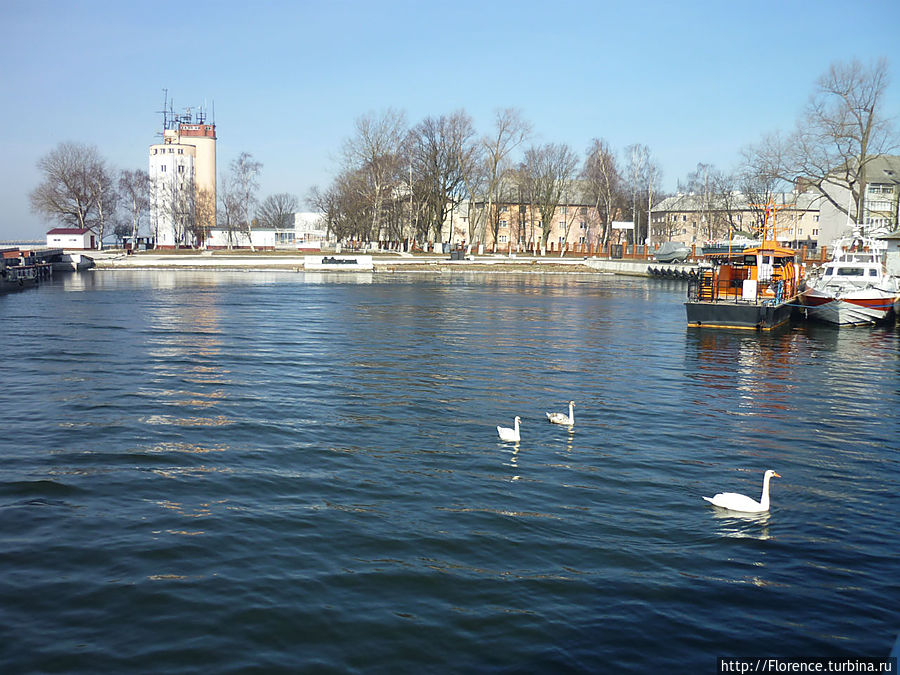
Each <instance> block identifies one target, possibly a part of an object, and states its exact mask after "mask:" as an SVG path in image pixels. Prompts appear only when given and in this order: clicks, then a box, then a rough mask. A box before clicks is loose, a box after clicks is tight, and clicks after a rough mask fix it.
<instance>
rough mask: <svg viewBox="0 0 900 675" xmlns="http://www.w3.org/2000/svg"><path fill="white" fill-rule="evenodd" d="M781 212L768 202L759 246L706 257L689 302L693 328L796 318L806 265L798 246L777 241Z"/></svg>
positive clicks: (774, 323)
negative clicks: (799, 256)
mask: <svg viewBox="0 0 900 675" xmlns="http://www.w3.org/2000/svg"><path fill="white" fill-rule="evenodd" d="M775 211H776V207H775V205H774V204H773V203H771V202H770V203H769V204H767V205H766V219H765V223H764V225H763V235H762V241H761V243H760V244H759V245H758V246H754V247H752V248H745V249H743V250H739V251H724V252H716V253H709V254H707V255H705V256H704V260H703V261H702V262H701V263H700V267H699V270H698V276H697V279H695V280H692V281H691V282H690V284H689V285H688V299H687V302H685V303H684V305H685V309H686V310H687V321H688V325H689V326H697V327H705V328H743V329H753V330H772V329H773V328H777V327H779V326H782V325H784V324H786V323H787V322H788V321H789V320H790V318H791V313H792V312H793V310H794V307H795V306H796V305H797V304H798V296H799V294H800V281H801V279H802V278H803V267H802V265H801V264H800V263H799V262H798V261H797V252H796V251H794V249H791V248H787V247H786V246H782V245H781V244H779V243H778V242H777V241H776V240H775V237H776V232H775ZM770 218H771V221H772V223H771V225H770V224H769V219H770ZM769 234H771V239H770V238H769V237H768V235H769Z"/></svg>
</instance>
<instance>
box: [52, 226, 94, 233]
mask: <svg viewBox="0 0 900 675" xmlns="http://www.w3.org/2000/svg"><path fill="white" fill-rule="evenodd" d="M88 232H90V230H89V229H87V228H81V227H54V228H53V229H52V230H49V231H48V232H47V234H87V233H88Z"/></svg>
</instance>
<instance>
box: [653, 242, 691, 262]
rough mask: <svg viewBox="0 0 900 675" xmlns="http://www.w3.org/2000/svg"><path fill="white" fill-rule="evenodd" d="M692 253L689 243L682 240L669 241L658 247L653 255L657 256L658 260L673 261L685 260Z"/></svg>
mask: <svg viewBox="0 0 900 675" xmlns="http://www.w3.org/2000/svg"><path fill="white" fill-rule="evenodd" d="M690 255H691V249H690V247H689V246H688V245H687V244H683V243H681V242H680V241H667V242H665V243H663V244H662V246H660V247H659V248H658V249H656V252H655V253H654V254H653V257H654V258H656V262H661V263H673V262H684V261H685V260H687V259H688V258H689V257H690Z"/></svg>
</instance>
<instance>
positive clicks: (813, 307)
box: [803, 289, 900, 326]
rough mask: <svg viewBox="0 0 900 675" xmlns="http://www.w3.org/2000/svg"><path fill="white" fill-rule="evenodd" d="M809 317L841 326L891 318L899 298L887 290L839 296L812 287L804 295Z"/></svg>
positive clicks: (863, 324)
mask: <svg viewBox="0 0 900 675" xmlns="http://www.w3.org/2000/svg"><path fill="white" fill-rule="evenodd" d="M803 305H804V307H805V308H806V314H807V316H808V317H809V318H811V319H815V320H818V321H824V322H826V323H833V324H836V325H838V326H865V325H871V324H874V323H878V322H880V321H887V320H890V318H892V317H893V316H894V315H895V314H896V312H897V309H898V307H900V298H898V297H895V296H891V295H889V294H886V293H874V294H873V293H862V292H861V293H858V294H855V295H854V294H848V295H845V296H843V297H840V298H836V297H832V296H831V295H829V294H825V293H822V292H821V291H818V290H815V289H812V290H809V291H807V292H806V293H805V294H804V296H803Z"/></svg>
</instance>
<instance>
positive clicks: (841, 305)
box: [801, 230, 900, 326]
mask: <svg viewBox="0 0 900 675" xmlns="http://www.w3.org/2000/svg"><path fill="white" fill-rule="evenodd" d="M833 246H834V250H833V253H832V256H831V260H829V261H828V262H826V263H825V264H824V265H823V266H822V267H821V268H819V269H817V270H816V273H815V275H810V276H809V277H808V278H807V280H806V289H805V290H804V292H803V295H802V296H801V300H802V303H803V307H804V310H805V312H806V315H807V316H808V317H809V318H811V319H816V320H819V321H824V322H827V323H833V324H837V325H839V326H864V325H871V324H874V323H877V322H880V321H887V320H891V319H892V318H894V317H895V316H896V315H897V312H898V311H900V282H898V279H897V277H894V276H891V275H890V274H888V272H887V269H886V268H885V264H884V258H885V252H886V248H887V247H886V245H885V244H884V242H880V241H878V240H877V239H874V238H872V237H868V236H865V235H863V234H862V233H861V232H860V231H859V230H857V231H856V232H854V233H853V234H852V235H850V236H849V237H842V238H841V239H838V240H837V241H835V242H834V244H833Z"/></svg>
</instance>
